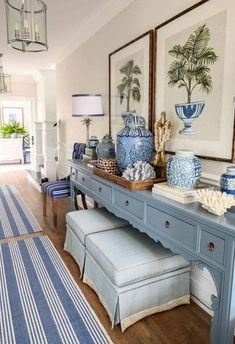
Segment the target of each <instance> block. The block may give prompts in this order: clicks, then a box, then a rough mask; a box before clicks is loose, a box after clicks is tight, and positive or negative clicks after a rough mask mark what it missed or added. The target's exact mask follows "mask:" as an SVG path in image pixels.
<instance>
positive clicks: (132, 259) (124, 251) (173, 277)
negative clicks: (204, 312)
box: [83, 226, 190, 331]
mask: <svg viewBox="0 0 235 344" xmlns="http://www.w3.org/2000/svg"><path fill="white" fill-rule="evenodd" d="M86 247H87V257H86V263H85V268H84V277H83V281H84V282H85V283H87V284H89V285H90V286H91V287H92V288H93V289H94V290H95V291H96V292H97V294H98V295H99V298H100V300H101V302H102V303H103V305H104V307H105V308H106V310H107V312H108V314H109V317H110V319H111V321H112V324H113V325H114V324H117V323H121V328H122V330H123V331H124V330H125V329H126V328H127V327H128V326H130V325H131V324H133V323H134V322H136V321H138V320H139V319H141V318H143V317H145V316H147V315H149V314H153V313H156V312H159V311H163V310H167V309H171V308H173V307H175V306H177V305H180V304H184V303H189V300H190V292H189V263H188V261H186V260H185V259H184V258H183V257H181V256H179V255H176V254H174V253H172V252H171V251H170V250H168V249H165V248H164V247H163V246H162V245H161V244H160V243H156V242H155V241H153V240H152V239H150V238H149V237H148V236H147V235H146V234H143V233H140V232H139V231H138V230H137V229H134V228H133V227H131V226H129V227H128V228H120V229H116V230H114V231H113V230H110V231H108V232H102V233H97V234H93V235H91V236H89V237H88V238H87V243H86Z"/></svg>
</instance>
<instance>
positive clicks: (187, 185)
mask: <svg viewBox="0 0 235 344" xmlns="http://www.w3.org/2000/svg"><path fill="white" fill-rule="evenodd" d="M201 170H202V167H201V163H200V160H199V159H198V158H197V157H196V156H194V154H193V152H191V151H188V150H179V151H177V152H176V153H175V155H174V156H172V157H170V158H169V159H168V161H167V169H166V176H167V183H168V185H170V186H172V187H174V188H183V189H192V188H194V187H195V186H196V185H197V184H198V183H199V180H200V177H201Z"/></svg>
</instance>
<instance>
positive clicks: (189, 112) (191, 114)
mask: <svg viewBox="0 0 235 344" xmlns="http://www.w3.org/2000/svg"><path fill="white" fill-rule="evenodd" d="M204 107H205V102H204V101H200V102H191V103H183V104H175V112H176V114H177V116H178V117H179V119H181V120H182V121H183V122H184V128H183V129H181V130H180V131H179V134H183V135H192V134H196V132H195V130H193V129H192V122H193V121H194V120H195V119H196V118H198V117H199V116H200V114H201V113H202V111H203V109H204Z"/></svg>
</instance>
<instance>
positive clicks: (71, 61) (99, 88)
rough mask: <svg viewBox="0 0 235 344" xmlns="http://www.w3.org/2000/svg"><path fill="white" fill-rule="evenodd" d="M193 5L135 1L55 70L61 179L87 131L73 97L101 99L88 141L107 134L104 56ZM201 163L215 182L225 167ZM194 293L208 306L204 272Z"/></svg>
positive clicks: (209, 285)
mask: <svg viewBox="0 0 235 344" xmlns="http://www.w3.org/2000/svg"><path fill="white" fill-rule="evenodd" d="M211 1H214V0H211ZM197 2H198V1H195V0H177V1H172V0H164V1H162V0H135V1H134V2H133V3H132V4H131V5H130V6H128V7H127V8H126V9H125V10H123V12H121V13H120V14H119V15H118V16H116V17H115V18H114V19H113V20H112V21H111V22H109V23H108V24H107V25H106V26H105V27H103V28H102V29H101V30H100V31H99V32H97V33H96V34H95V35H94V36H93V37H92V38H90V39H89V40H88V41H87V42H85V43H84V44H83V45H82V46H81V47H79V48H78V49H77V50H75V51H74V52H73V53H72V54H71V55H70V56H69V57H67V58H66V59H65V60H64V61H62V62H61V63H60V64H59V65H58V66H57V113H58V119H59V120H60V127H59V163H60V165H59V166H60V174H61V175H66V174H67V173H68V170H67V166H66V158H70V157H71V151H72V145H73V143H74V142H85V137H86V136H85V135H86V131H85V127H84V126H83V125H82V124H81V122H80V119H79V118H76V117H74V118H73V117H72V99H71V96H72V94H73V93H79V92H81V93H83V92H84V93H86V92H88V93H92V92H96V93H101V94H102V96H103V100H104V110H105V116H104V117H100V118H94V120H93V125H91V128H90V135H97V136H98V138H99V139H100V138H101V137H102V136H103V135H104V134H105V133H106V132H108V54H109V53H110V52H112V51H114V50H115V49H117V48H119V47H120V46H122V45H123V44H125V43H127V42H129V41H130V40H132V39H134V38H136V37H137V36H139V35H141V34H143V33H144V32H146V31H148V30H150V29H154V28H155V27H156V26H157V25H159V24H160V23H162V22H164V21H165V20H167V19H169V18H171V17H172V16H173V15H176V14H177V13H179V12H181V11H182V10H184V9H186V8H188V7H190V6H191V5H193V4H195V3H197ZM202 163H203V169H204V172H205V173H206V175H207V177H209V178H212V179H214V180H216V181H218V178H219V176H220V174H221V173H222V172H223V171H224V170H225V167H226V165H227V164H224V163H218V162H214V161H203V162H202ZM203 281H204V282H203ZM199 282H200V283H199ZM192 290H193V292H194V293H195V295H196V296H197V297H199V298H200V299H201V300H202V301H203V302H204V303H206V304H208V305H210V297H209V295H210V292H212V291H214V285H213V282H212V279H211V277H210V275H209V274H208V273H207V272H206V271H205V272H201V271H199V270H198V269H197V268H196V267H194V268H193V269H192Z"/></svg>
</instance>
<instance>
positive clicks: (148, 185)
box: [93, 167, 166, 191]
mask: <svg viewBox="0 0 235 344" xmlns="http://www.w3.org/2000/svg"><path fill="white" fill-rule="evenodd" d="M93 173H94V174H95V175H97V176H99V177H103V178H105V179H108V180H111V181H112V182H114V183H116V184H118V185H121V186H123V187H124V188H127V189H129V190H132V191H138V190H148V189H152V187H153V185H154V184H155V183H161V182H165V181H166V178H157V179H150V180H144V181H136V182H131V181H130V180H127V179H125V178H123V177H119V176H116V175H114V174H111V173H108V172H105V171H103V170H101V169H100V168H98V167H94V168H93Z"/></svg>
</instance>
